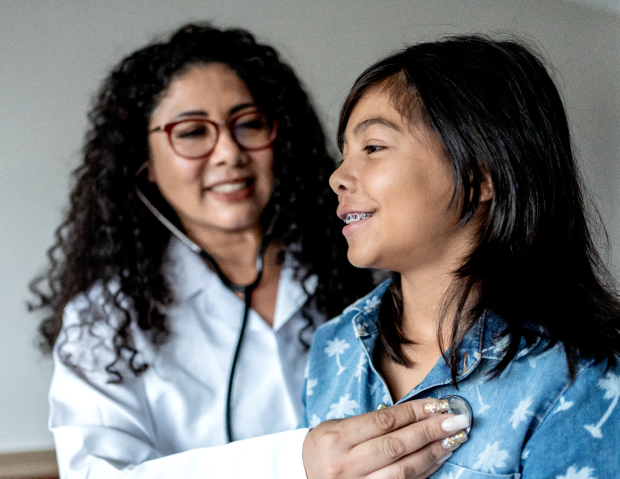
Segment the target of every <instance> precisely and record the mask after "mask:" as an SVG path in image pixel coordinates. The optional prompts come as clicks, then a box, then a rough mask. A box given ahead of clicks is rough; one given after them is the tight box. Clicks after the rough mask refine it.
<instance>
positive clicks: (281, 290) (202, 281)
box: [165, 236, 318, 331]
mask: <svg viewBox="0 0 620 479" xmlns="http://www.w3.org/2000/svg"><path fill="white" fill-rule="evenodd" d="M165 268H166V275H167V278H168V281H169V284H170V288H171V289H172V291H173V293H174V297H175V298H178V299H179V300H181V301H184V300H187V299H189V298H191V297H193V296H196V295H198V294H200V293H202V292H203V291H208V290H212V289H213V286H214V285H215V284H217V285H221V280H220V278H219V277H218V276H217V274H216V273H215V272H213V271H211V270H210V269H209V268H208V266H207V265H206V264H205V262H204V261H203V260H202V258H200V257H199V256H198V255H197V254H196V253H194V252H193V251H192V250H190V249H189V248H188V247H187V246H186V245H185V244H183V242H181V241H180V240H179V239H178V238H175V237H174V236H172V237H171V238H170V243H169V244H168V250H167V256H166V262H165ZM294 276H295V271H294V268H293V267H292V264H291V262H290V261H288V258H287V259H285V261H284V265H283V267H282V272H281V273H280V280H279V283H278V294H277V297H276V308H275V312H274V318H273V329H274V331H277V330H278V329H279V328H280V327H282V325H284V324H285V323H286V322H287V321H288V319H289V318H290V317H291V316H293V315H294V314H295V313H296V312H297V311H298V310H299V309H300V308H301V307H302V306H303V304H304V303H305V302H306V301H307V299H308V295H312V294H314V291H315V290H316V286H317V283H318V281H317V279H318V278H317V276H316V275H311V276H309V277H308V278H307V279H306V280H305V281H304V283H303V285H302V284H301V283H300V282H299V281H296V280H295V278H294Z"/></svg>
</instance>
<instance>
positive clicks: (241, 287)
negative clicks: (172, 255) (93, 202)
mask: <svg viewBox="0 0 620 479" xmlns="http://www.w3.org/2000/svg"><path fill="white" fill-rule="evenodd" d="M145 168H146V163H145V164H144V165H142V166H141V167H140V168H139V169H138V171H137V172H136V178H137V177H138V175H139V174H140V173H141V172H142V171H143V170H144V169H145ZM135 191H136V194H137V195H138V198H140V201H142V203H144V205H145V206H146V207H147V208H148V210H149V211H150V212H151V213H152V214H153V215H154V216H155V218H157V219H158V220H159V222H160V223H161V224H162V225H164V226H165V227H166V228H167V229H168V231H170V233H172V234H173V235H174V236H176V237H177V238H178V239H179V240H180V241H181V242H183V244H185V245H186V246H187V247H188V248H189V249H191V250H192V251H193V252H194V253H195V254H197V255H198V256H200V257H201V258H202V259H203V260H204V261H205V262H206V263H208V264H209V265H210V266H211V267H212V268H213V270H214V271H215V272H216V274H217V275H218V277H219V278H220V280H221V281H222V283H224V286H226V287H227V288H228V289H229V290H231V291H233V292H235V293H242V294H243V302H244V306H243V319H242V321H241V329H240V331H239V337H238V339H237V345H236V346H235V353H234V355H233V360H232V363H231V365H230V374H229V376H228V388H227V392H226V409H225V413H224V415H225V419H224V420H225V425H226V440H227V442H229V443H231V442H233V441H235V439H234V436H233V430H232V393H233V383H234V379H235V372H236V370H237V364H238V362H239V353H240V351H241V345H242V343H243V338H244V336H245V331H246V329H247V324H248V318H249V316H250V307H251V304H252V292H253V291H254V290H255V289H256V287H257V286H258V284H259V283H260V280H261V279H262V277H263V268H264V258H265V251H266V250H267V245H268V244H269V241H270V239H271V233H272V231H273V227H274V225H275V222H276V219H277V217H278V210H277V209H276V212H275V214H274V216H273V218H272V220H271V223H270V224H269V226H268V228H267V230H266V232H265V234H264V236H263V239H262V241H261V244H260V247H259V249H258V254H257V255H256V278H255V279H254V281H252V282H251V283H250V284H237V283H233V282H232V281H230V279H229V278H228V277H227V276H226V275H225V274H224V272H223V271H222V270H221V268H220V267H219V265H218V264H217V262H216V261H215V259H213V257H212V256H211V255H210V254H209V253H207V252H206V251H205V250H204V249H202V248H201V247H200V246H198V245H197V244H196V243H194V242H193V241H192V240H191V239H189V238H188V237H187V236H186V235H185V233H183V232H182V231H181V230H180V229H179V228H177V227H176V226H175V225H174V224H173V223H172V222H171V221H170V220H169V219H168V218H166V217H165V216H164V215H163V214H162V213H161V212H160V211H159V210H158V209H157V207H155V205H154V204H153V203H151V201H150V200H149V199H148V198H147V197H146V195H145V194H144V193H143V192H142V190H141V189H140V188H139V187H138V185H137V183H136V185H135Z"/></svg>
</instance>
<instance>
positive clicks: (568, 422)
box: [301, 280, 620, 479]
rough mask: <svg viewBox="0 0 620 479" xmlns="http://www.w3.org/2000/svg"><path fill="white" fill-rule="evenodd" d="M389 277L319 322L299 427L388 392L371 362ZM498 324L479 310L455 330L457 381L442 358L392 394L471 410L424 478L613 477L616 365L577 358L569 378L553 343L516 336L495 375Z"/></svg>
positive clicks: (353, 411)
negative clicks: (449, 450) (455, 445)
mask: <svg viewBox="0 0 620 479" xmlns="http://www.w3.org/2000/svg"><path fill="white" fill-rule="evenodd" d="M389 282H390V281H389V280H388V281H386V282H384V283H383V284H381V285H380V286H379V287H377V288H376V289H375V290H374V291H373V292H372V293H370V294H369V295H367V296H366V297H364V298H362V299H360V300H358V301H357V302H356V303H354V304H353V305H352V306H349V307H348V308H347V309H345V311H344V312H343V313H342V315H340V316H338V317H336V318H334V319H333V320H331V321H329V322H328V323H326V324H325V325H323V326H322V327H320V328H319V329H318V330H317V332H316V334H315V336H314V339H313V342H312V348H311V351H310V358H309V365H308V374H307V378H306V387H305V390H304V395H303V403H304V412H303V415H302V420H301V427H314V426H316V425H317V424H319V423H320V422H321V421H324V420H327V419H336V418H344V417H348V416H355V415H357V414H361V413H364V412H368V411H372V410H375V409H377V408H378V407H379V406H381V405H383V404H385V405H387V406H391V405H392V404H394V403H393V400H392V398H391V396H390V393H389V391H388V388H387V386H386V384H385V382H384V381H383V379H382V377H381V375H380V374H379V373H378V372H377V370H376V369H375V366H374V365H373V362H372V357H373V350H374V348H375V346H376V344H377V339H378V329H377V321H378V311H379V304H380V303H381V298H382V296H383V294H384V293H385V291H386V289H387V288H388V286H389ZM504 328H505V323H504V322H503V321H502V319H501V318H499V317H498V316H497V315H495V314H493V313H491V312H488V311H487V312H486V313H485V314H484V315H483V316H482V317H481V318H480V320H479V321H478V322H477V323H476V325H475V326H474V327H473V328H472V329H471V330H470V331H469V333H468V334H467V336H466V337H465V339H464V342H463V346H462V350H461V361H460V365H459V368H458V371H459V372H458V376H457V383H458V389H457V388H455V387H454V386H452V385H451V384H450V383H451V376H450V369H449V368H448V366H447V365H446V363H445V361H444V360H443V358H440V360H439V361H438V362H437V363H436V364H435V366H434V367H433V369H432V370H431V371H430V373H428V375H427V376H426V377H425V378H424V380H423V381H422V382H421V383H420V384H418V385H417V386H416V387H415V388H414V389H412V390H411V391H410V392H409V393H408V394H407V395H405V396H404V397H403V398H402V399H400V400H399V401H398V403H401V402H404V401H407V400H410V399H420V398H428V397H434V398H440V397H442V396H445V395H448V394H456V395H459V396H461V397H463V398H465V399H466V400H467V401H468V402H469V404H470V405H471V408H472V410H473V414H474V419H473V427H472V429H471V431H470V434H469V440H468V441H467V442H466V443H464V444H463V445H462V446H461V447H460V448H459V449H457V450H456V451H455V453H454V455H453V456H452V457H451V458H450V459H449V460H448V461H447V462H446V463H445V464H444V465H443V466H442V467H441V469H439V470H438V471H437V472H436V473H435V474H433V475H432V476H431V477H432V478H434V479H456V478H459V479H474V478H480V479H482V478H486V479H490V478H514V479H516V478H524V479H533V478H556V479H595V478H597V479H611V478H620V415H619V413H620V406H619V405H618V399H619V398H620V374H619V373H620V370H619V369H620V368H618V366H616V367H615V368H613V369H610V370H606V363H605V362H602V363H598V364H594V362H593V361H592V360H585V359H584V360H580V361H579V363H578V366H577V376H576V378H575V380H574V382H571V380H570V377H569V375H568V368H567V365H566V355H565V352H564V348H563V346H562V345H561V344H556V345H555V346H553V347H551V348H549V342H548V340H546V339H544V338H543V339H540V338H539V339H537V340H535V341H534V342H533V343H527V342H526V341H525V340H522V342H521V344H520V346H519V350H518V352H517V354H516V356H515V358H514V359H513V360H512V362H511V363H510V364H509V366H508V367H507V368H506V370H505V371H504V372H503V373H502V374H501V376H500V377H499V378H497V379H488V377H486V373H487V372H488V371H489V370H490V369H492V368H493V367H494V366H495V365H497V363H498V362H499V360H500V359H501V357H502V355H503V349H504V347H505V346H506V344H507V340H506V338H502V337H501V333H502V331H503V330H504Z"/></svg>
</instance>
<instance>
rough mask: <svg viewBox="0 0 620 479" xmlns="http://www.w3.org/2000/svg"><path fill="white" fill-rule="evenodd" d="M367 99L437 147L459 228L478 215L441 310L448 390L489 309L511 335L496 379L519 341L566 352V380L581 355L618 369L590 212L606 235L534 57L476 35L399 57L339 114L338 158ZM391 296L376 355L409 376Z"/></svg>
mask: <svg viewBox="0 0 620 479" xmlns="http://www.w3.org/2000/svg"><path fill="white" fill-rule="evenodd" d="M372 88H384V89H385V91H386V92H387V93H388V94H389V95H390V97H391V98H392V101H393V103H394V105H395V107H396V108H397V109H398V110H399V111H400V112H401V113H402V114H403V116H404V117H405V118H407V119H408V120H409V121H411V122H415V121H423V122H424V123H425V124H426V125H427V126H428V127H430V128H431V129H432V130H434V131H435V132H436V133H437V135H439V137H440V138H441V140H442V142H443V145H444V147H445V150H446V152H447V156H448V157H449V159H450V161H451V166H452V169H453V172H454V181H455V191H454V196H453V206H454V207H456V208H459V209H460V212H461V220H462V223H463V224H465V223H466V222H468V221H470V220H471V219H472V218H473V217H474V213H476V210H477V209H478V208H482V211H481V212H480V213H481V214H479V215H476V217H479V216H480V217H481V223H480V227H479V230H478V235H477V239H476V245H475V248H474V250H473V252H472V253H471V255H470V256H469V257H468V258H467V259H466V261H465V262H464V264H463V265H462V266H461V267H460V268H459V270H458V271H456V279H455V281H454V282H453V285H452V287H451V288H450V290H449V291H448V292H447V294H446V297H445V302H444V311H446V310H447V307H448V305H456V306H457V311H458V312H457V314H456V317H455V318H454V319H455V321H454V323H453V329H452V342H451V344H452V346H451V348H450V350H449V352H448V353H444V355H445V356H446V360H447V362H448V364H449V366H450V367H451V369H452V377H453V380H454V381H456V373H457V371H456V367H457V365H458V363H459V357H460V348H461V343H462V340H463V338H464V336H465V334H466V333H467V331H468V330H469V329H470V328H471V327H472V326H473V324H474V323H475V322H476V321H477V320H478V318H479V317H480V315H481V314H482V313H483V312H484V311H485V310H486V309H490V310H492V311H494V312H495V313H496V314H498V315H499V316H501V317H502V318H503V319H504V321H505V322H506V325H507V329H506V331H505V333H506V334H508V335H510V342H509V345H508V347H507V348H506V350H505V355H504V357H503V359H502V360H501V361H500V362H499V363H498V365H497V366H496V367H495V368H494V370H493V372H492V376H497V375H499V374H501V372H502V371H503V370H504V369H505V368H506V366H507V365H508V364H509V362H510V361H511V360H512V359H513V358H514V356H515V354H516V351H517V349H518V346H519V342H520V340H521V339H522V338H523V337H526V339H531V338H532V337H533V336H536V335H540V334H544V335H546V336H548V337H549V338H550V339H551V344H555V343H557V342H558V341H561V342H562V344H563V346H564V348H565V350H566V354H567V360H568V368H569V371H570V373H571V375H573V374H574V373H575V368H576V364H577V360H578V356H579V355H581V356H586V357H591V358H594V359H595V360H596V361H601V360H604V359H607V360H608V361H609V362H608V364H609V365H614V364H615V361H616V358H615V354H617V353H618V352H619V351H620V301H619V298H618V293H617V290H616V289H615V285H614V282H613V280H612V278H611V276H610V274H609V272H608V270H607V268H606V266H605V264H604V262H603V261H602V259H601V257H600V255H599V253H598V251H597V248H596V245H595V244H594V242H593V236H592V233H591V230H590V226H589V219H588V217H587V214H586V211H591V212H593V213H594V214H593V215H591V216H592V218H590V220H596V221H598V223H597V224H598V225H599V226H601V231H603V232H604V228H602V225H600V218H599V217H598V214H597V213H596V209H595V208H594V206H593V205H591V204H586V198H584V189H583V186H582V182H581V179H580V175H579V172H578V169H577V165H576V162H575V158H574V154H573V147H572V143H571V137H570V133H569V127H568V121H567V118H566V113H565V110H564V106H563V104H562V100H561V97H560V94H559V93H558V90H557V88H556V86H555V84H554V82H553V80H552V78H551V76H550V75H549V73H548V72H547V70H546V68H545V66H544V62H543V61H542V60H541V59H540V57H539V56H538V55H537V54H535V53H534V52H533V51H532V49H530V48H529V47H527V46H525V45H523V44H522V43H521V42H519V41H516V40H512V39H511V40H507V41H495V40H493V39H490V38H488V37H484V36H477V35H474V36H455V37H448V38H446V39H443V40H441V41H437V42H430V43H422V44H418V45H414V46H411V47H409V48H406V49H404V50H403V51H401V52H399V53H397V54H395V55H392V56H390V57H388V58H386V59H384V60H382V61H380V62H378V63H376V64H375V65H373V66H371V67H370V68H369V69H367V70H366V71H365V72H364V73H363V74H362V75H361V76H360V77H359V78H358V79H357V81H356V82H355V84H354V86H353V88H352V90H351V92H350V94H349V96H348V98H347V100H346V102H345V105H344V107H343V109H342V112H341V117H340V125H339V132H338V137H339V144H340V146H341V148H342V142H343V134H344V130H345V128H346V125H347V121H348V119H349V116H350V115H351V112H352V110H353V108H354V107H355V105H356V103H357V102H358V101H359V99H360V98H361V97H362V96H363V95H364V94H365V93H366V92H367V91H369V89H372ZM485 175H489V177H490V179H491V181H492V185H493V198H492V199H491V201H490V202H489V205H488V206H483V205H480V204H479V195H480V188H481V183H482V181H484V178H485ZM586 206H588V208H586ZM590 208H591V209H590ZM603 236H604V237H605V239H606V235H603ZM399 284H400V283H399V281H398V278H396V281H394V283H393V284H392V287H391V297H392V298H391V299H387V297H386V299H387V300H386V301H384V302H383V304H382V311H381V315H380V328H381V332H382V334H381V337H382V341H383V348H384V350H385V351H386V352H387V353H388V354H389V355H390V356H391V357H392V359H394V360H395V361H397V362H399V363H400V364H407V360H406V358H405V357H404V355H403V354H402V351H401V348H402V346H403V345H404V344H407V343H408V342H409V341H408V340H407V338H405V337H404V336H403V334H402V332H401V331H400V327H401V319H402V318H401V309H400V308H402V303H401V301H400V294H401V292H400V287H399ZM394 318H396V321H394ZM445 319H446V318H445V314H444V317H443V318H442V320H445ZM541 331H542V332H541ZM440 344H441V342H440ZM443 350H444V349H443V348H442V351H443Z"/></svg>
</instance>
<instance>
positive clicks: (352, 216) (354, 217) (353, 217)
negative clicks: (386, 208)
mask: <svg viewBox="0 0 620 479" xmlns="http://www.w3.org/2000/svg"><path fill="white" fill-rule="evenodd" d="M374 215H375V214H374V213H349V214H348V215H347V217H346V218H345V219H344V222H345V223H346V224H348V225H350V224H351V223H355V222H356V221H359V220H365V219H366V218H371V217H373V216H374Z"/></svg>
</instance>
